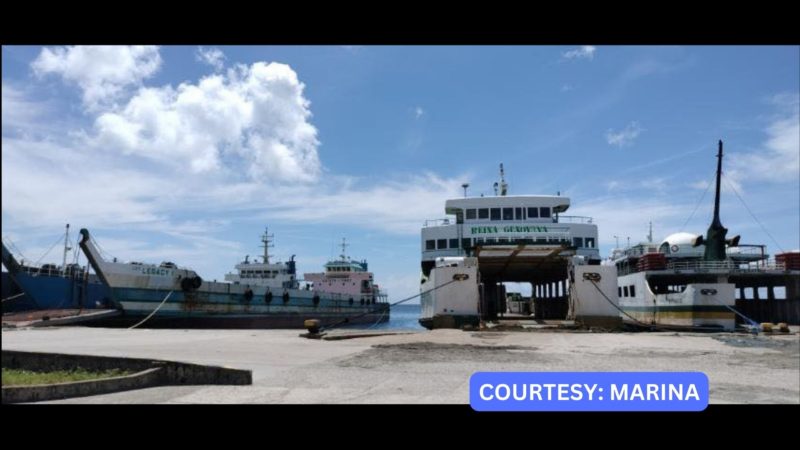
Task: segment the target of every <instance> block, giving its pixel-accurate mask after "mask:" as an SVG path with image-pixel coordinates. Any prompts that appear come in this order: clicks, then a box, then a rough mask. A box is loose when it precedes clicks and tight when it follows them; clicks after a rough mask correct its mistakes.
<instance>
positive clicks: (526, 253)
mask: <svg viewBox="0 0 800 450" xmlns="http://www.w3.org/2000/svg"><path fill="white" fill-rule="evenodd" d="M466 187H467V185H464V188H465V196H464V198H455V199H449V200H447V201H446V202H445V214H448V215H450V217H447V218H444V219H437V220H428V221H426V222H425V224H424V226H423V228H422V233H421V246H422V252H421V253H422V262H421V265H422V292H423V295H422V299H421V304H422V311H421V318H420V323H421V324H422V325H423V326H425V327H428V328H439V327H460V326H462V325H467V324H471V325H475V324H477V323H478V322H479V321H480V320H481V318H484V319H493V318H495V317H496V315H497V313H498V312H500V311H504V310H505V307H504V306H503V304H502V303H503V302H504V299H505V293H504V292H502V289H503V287H502V286H503V285H502V284H501V283H502V282H505V281H514V282H529V283H531V284H532V286H533V291H534V297H536V298H538V299H545V298H551V299H556V298H558V299H560V300H561V301H562V303H563V306H564V307H563V311H564V314H566V310H567V308H566V306H567V304H566V299H567V296H568V295H567V292H566V279H567V264H568V258H570V257H578V258H579V259H583V260H585V261H587V262H590V263H591V264H599V262H600V254H599V250H598V241H597V225H596V224H595V223H594V221H593V219H592V218H590V217H582V216H567V215H564V213H565V212H566V211H567V210H568V209H569V206H570V199H569V198H567V197H563V196H560V195H507V191H508V185H507V184H506V182H505V176H504V171H503V165H502V164H501V165H500V183H495V195H494V196H489V197H483V196H481V197H467V196H466ZM437 272H438V273H437ZM451 272H453V273H451ZM453 276H457V277H460V278H463V279H464V280H466V279H470V280H472V281H471V282H470V283H469V284H470V285H471V286H474V288H473V287H470V288H468V289H467V288H465V287H464V286H458V287H457V286H455V285H456V284H458V283H451V284H450V285H449V286H447V288H444V287H442V285H443V284H444V283H448V282H449V281H451V280H452V279H453ZM465 277H467V278H465ZM478 277H480V279H479V280H476V278H478ZM428 291H430V292H429V293H425V292H428Z"/></svg>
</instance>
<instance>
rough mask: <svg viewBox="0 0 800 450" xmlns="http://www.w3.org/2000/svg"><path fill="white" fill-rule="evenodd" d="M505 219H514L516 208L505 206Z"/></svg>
mask: <svg viewBox="0 0 800 450" xmlns="http://www.w3.org/2000/svg"><path fill="white" fill-rule="evenodd" d="M503 220H514V208H503Z"/></svg>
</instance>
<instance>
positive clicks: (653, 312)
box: [612, 141, 800, 330]
mask: <svg viewBox="0 0 800 450" xmlns="http://www.w3.org/2000/svg"><path fill="white" fill-rule="evenodd" d="M722 157H723V153H722V141H720V142H719V150H718V153H717V175H716V196H715V200H714V217H713V222H712V223H711V225H710V226H709V228H708V232H707V234H706V237H705V238H704V237H703V236H700V235H695V234H691V233H675V234H672V235H670V236H668V237H667V238H666V239H664V240H663V241H662V242H661V243H660V244H655V243H653V242H644V243H640V244H638V245H634V246H633V247H630V248H627V249H625V250H617V251H616V252H615V253H616V254H615V255H613V256H612V261H613V264H614V265H615V266H616V269H617V273H618V279H617V284H618V297H619V306H620V307H621V308H622V310H623V311H624V312H625V315H624V317H623V321H626V322H629V323H634V324H646V325H656V326H661V327H670V328H682V327H686V328H694V329H700V328H705V329H712V330H713V329H720V330H732V329H734V328H735V326H736V313H735V312H734V309H732V308H734V307H735V309H736V310H742V311H745V312H746V314H747V315H748V316H756V314H754V312H756V311H754V310H756V309H758V308H754V307H752V305H754V303H764V304H766V303H767V302H753V301H752V299H753V297H752V296H751V297H750V299H751V300H750V301H748V299H747V296H746V295H745V291H746V290H747V291H749V292H753V293H754V295H755V300H758V295H759V294H758V293H759V291H762V292H764V293H765V294H766V295H765V297H768V299H769V300H770V303H771V305H772V300H775V297H776V295H775V292H776V291H780V292H783V293H784V294H785V298H783V299H780V300H779V301H782V302H783V303H782V304H780V305H779V306H793V307H794V309H797V305H798V301H800V267H795V266H793V265H792V264H791V263H790V264H787V263H786V261H787V260H789V261H790V262H791V261H800V259H797V258H796V257H794V258H793V257H791V255H792V254H791V253H790V254H784V255H779V257H778V258H777V259H778V261H770V259H769V255H768V254H767V253H766V248H765V246H764V245H744V244H740V243H739V241H740V237H739V236H734V237H733V238H730V239H727V238H726V234H727V231H728V230H727V229H726V228H725V227H724V226H722V222H721V220H720V207H719V203H720V180H721V176H722ZM651 235H652V232H651ZM651 240H652V238H650V241H651ZM797 256H800V255H797ZM795 264H796V263H795ZM737 297H738V300H737ZM765 300H766V299H765ZM755 306H761V305H755ZM773 306H774V305H773ZM760 309H761V310H762V311H760V312H761V313H762V314H760V317H756V319H757V320H759V321H761V320H764V321H776V322H777V321H785V320H786V318H787V317H790V319H789V320H792V321H796V320H797V317H796V316H797V314H796V312H795V313H793V314H792V313H791V312H790V311H789V309H790V308H775V309H776V311H774V312H772V313H769V312H767V313H766V314H764V313H765V311H763V309H764V308H763V307H762V308H760ZM778 309H780V310H786V311H785V312H786V313H788V314H789V315H788V316H786V315H781V314H780V313H778V312H777V310H778Z"/></svg>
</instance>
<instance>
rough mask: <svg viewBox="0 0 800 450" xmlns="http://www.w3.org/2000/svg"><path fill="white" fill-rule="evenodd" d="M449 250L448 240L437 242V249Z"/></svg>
mask: <svg viewBox="0 0 800 450" xmlns="http://www.w3.org/2000/svg"><path fill="white" fill-rule="evenodd" d="M445 248H447V239H437V240H436V249H437V250H442V249H445Z"/></svg>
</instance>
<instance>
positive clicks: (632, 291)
mask: <svg viewBox="0 0 800 450" xmlns="http://www.w3.org/2000/svg"><path fill="white" fill-rule="evenodd" d="M631 297H636V286H631Z"/></svg>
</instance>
